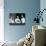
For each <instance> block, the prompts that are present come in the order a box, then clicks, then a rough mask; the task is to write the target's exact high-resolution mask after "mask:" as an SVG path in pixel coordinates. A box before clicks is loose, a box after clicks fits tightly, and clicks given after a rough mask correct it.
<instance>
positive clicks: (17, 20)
mask: <svg viewBox="0 0 46 46" xmlns="http://www.w3.org/2000/svg"><path fill="white" fill-rule="evenodd" d="M15 23H16V24H20V23H21V21H20V18H19V16H16V18H15Z"/></svg>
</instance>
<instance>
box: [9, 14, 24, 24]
mask: <svg viewBox="0 0 46 46" xmlns="http://www.w3.org/2000/svg"><path fill="white" fill-rule="evenodd" d="M9 23H16V24H24V23H25V17H24V16H23V15H21V16H11V17H10V18H9Z"/></svg>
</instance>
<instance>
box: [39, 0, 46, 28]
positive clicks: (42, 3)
mask: <svg viewBox="0 0 46 46" xmlns="http://www.w3.org/2000/svg"><path fill="white" fill-rule="evenodd" d="M43 9H46V0H41V1H40V10H41V11H42V10H43ZM42 17H43V22H42V21H41V22H40V25H42V26H45V27H46V10H45V11H44V12H43V15H42Z"/></svg>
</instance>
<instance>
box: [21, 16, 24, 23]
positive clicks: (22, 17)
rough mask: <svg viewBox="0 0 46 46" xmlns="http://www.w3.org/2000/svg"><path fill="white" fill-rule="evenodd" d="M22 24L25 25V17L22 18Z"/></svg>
mask: <svg viewBox="0 0 46 46" xmlns="http://www.w3.org/2000/svg"><path fill="white" fill-rule="evenodd" d="M21 22H22V23H25V18H24V16H23V15H22V16H21Z"/></svg>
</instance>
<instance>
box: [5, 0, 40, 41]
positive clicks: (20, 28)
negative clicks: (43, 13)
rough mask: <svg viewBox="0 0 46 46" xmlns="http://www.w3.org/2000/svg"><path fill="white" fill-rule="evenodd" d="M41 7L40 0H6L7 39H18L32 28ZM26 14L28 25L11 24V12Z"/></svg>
mask: <svg viewBox="0 0 46 46" xmlns="http://www.w3.org/2000/svg"><path fill="white" fill-rule="evenodd" d="M39 9H40V0H4V35H5V37H4V38H5V40H8V41H18V40H19V39H20V38H22V37H24V36H25V35H26V34H27V33H28V32H29V31H31V30H32V25H33V24H34V22H33V19H34V17H36V16H37V15H36V12H37V11H39ZM11 12H12V13H17V12H22V13H25V14H26V25H15V26H10V25H9V23H8V21H9V19H8V18H9V13H11Z"/></svg>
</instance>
